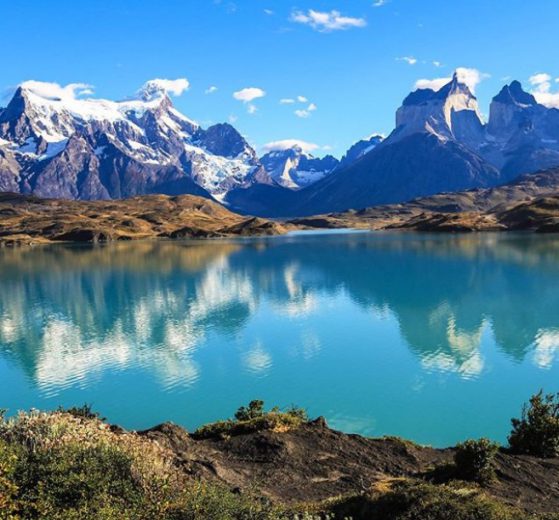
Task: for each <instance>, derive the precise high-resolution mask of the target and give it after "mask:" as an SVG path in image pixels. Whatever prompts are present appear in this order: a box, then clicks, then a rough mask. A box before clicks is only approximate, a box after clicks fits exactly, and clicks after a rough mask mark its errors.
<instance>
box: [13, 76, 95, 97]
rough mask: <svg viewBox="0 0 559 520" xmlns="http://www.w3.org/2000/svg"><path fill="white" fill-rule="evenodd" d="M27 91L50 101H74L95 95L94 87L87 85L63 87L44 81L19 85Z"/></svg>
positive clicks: (72, 84)
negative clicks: (81, 97) (80, 97)
mask: <svg viewBox="0 0 559 520" xmlns="http://www.w3.org/2000/svg"><path fill="white" fill-rule="evenodd" d="M19 86H20V87H21V88H23V89H25V90H29V91H31V92H33V93H34V94H36V95H37V96H40V97H42V98H45V99H50V100H58V99H60V100H64V101H68V100H72V99H76V98H77V97H79V96H84V95H91V94H93V87H92V86H91V85H88V84H87V83H69V84H68V85H66V86H64V87H63V86H61V85H59V84H58V83H47V82H43V81H34V80H29V81H24V82H23V83H21V84H20V85H19Z"/></svg>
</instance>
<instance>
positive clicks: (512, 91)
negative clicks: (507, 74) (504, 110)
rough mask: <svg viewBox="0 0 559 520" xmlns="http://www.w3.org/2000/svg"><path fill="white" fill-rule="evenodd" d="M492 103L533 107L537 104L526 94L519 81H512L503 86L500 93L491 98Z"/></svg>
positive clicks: (533, 98)
mask: <svg viewBox="0 0 559 520" xmlns="http://www.w3.org/2000/svg"><path fill="white" fill-rule="evenodd" d="M493 102H495V103H502V104H505V105H517V106H534V105H537V104H538V102H537V101H536V98H535V97H534V96H533V95H532V94H530V93H528V92H526V91H525V90H524V89H523V88H522V85H521V83H520V82H519V81H516V80H515V81H513V82H511V84H510V85H505V86H504V87H503V88H502V89H501V91H500V92H499V93H498V94H497V95H496V96H495V97H494V98H493Z"/></svg>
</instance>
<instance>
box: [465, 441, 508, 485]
mask: <svg viewBox="0 0 559 520" xmlns="http://www.w3.org/2000/svg"><path fill="white" fill-rule="evenodd" d="M498 451H499V445H498V444H496V443H494V442H491V441H490V440H489V439H479V440H468V441H466V442H463V443H461V444H458V445H457V446H456V451H455V453H454V464H455V468H456V476H457V477H458V478H460V479H462V480H470V481H473V482H479V483H487V482H489V481H491V480H492V479H493V478H495V468H494V460H495V455H497V452H498Z"/></svg>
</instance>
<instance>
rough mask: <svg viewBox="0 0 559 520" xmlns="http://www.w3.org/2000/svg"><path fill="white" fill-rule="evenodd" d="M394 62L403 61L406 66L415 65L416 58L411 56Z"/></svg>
mask: <svg viewBox="0 0 559 520" xmlns="http://www.w3.org/2000/svg"><path fill="white" fill-rule="evenodd" d="M396 61H405V62H406V63H407V64H408V65H415V64H416V63H417V58H414V57H413V56H402V57H401V58H396Z"/></svg>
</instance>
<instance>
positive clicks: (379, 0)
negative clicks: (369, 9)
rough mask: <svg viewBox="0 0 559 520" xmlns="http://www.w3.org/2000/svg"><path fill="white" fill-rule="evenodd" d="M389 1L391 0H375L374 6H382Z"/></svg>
mask: <svg viewBox="0 0 559 520" xmlns="http://www.w3.org/2000/svg"><path fill="white" fill-rule="evenodd" d="M388 2H389V0H376V1H375V2H373V7H382V6H383V5H386V4H387V3H388Z"/></svg>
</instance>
